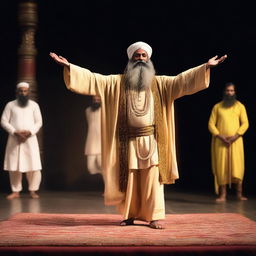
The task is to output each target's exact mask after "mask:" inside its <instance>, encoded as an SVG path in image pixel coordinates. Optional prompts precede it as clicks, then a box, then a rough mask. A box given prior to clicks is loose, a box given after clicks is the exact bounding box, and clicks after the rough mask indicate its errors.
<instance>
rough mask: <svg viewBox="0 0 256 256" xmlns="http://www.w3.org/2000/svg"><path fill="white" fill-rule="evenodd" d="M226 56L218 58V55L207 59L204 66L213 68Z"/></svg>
mask: <svg viewBox="0 0 256 256" xmlns="http://www.w3.org/2000/svg"><path fill="white" fill-rule="evenodd" d="M227 57H228V56H227V55H224V56H222V57H220V58H218V55H216V56H215V57H213V58H211V59H209V60H208V62H207V63H206V68H213V67H216V66H218V65H219V64H220V63H222V62H223V61H224V60H225V59H226V58H227Z"/></svg>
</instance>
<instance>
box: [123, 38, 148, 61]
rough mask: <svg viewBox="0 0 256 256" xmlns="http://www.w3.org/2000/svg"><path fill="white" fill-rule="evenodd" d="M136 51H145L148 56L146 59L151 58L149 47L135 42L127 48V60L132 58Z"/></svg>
mask: <svg viewBox="0 0 256 256" xmlns="http://www.w3.org/2000/svg"><path fill="white" fill-rule="evenodd" d="M138 49H142V50H144V51H146V52H147V54H148V57H149V58H150V57H151V55H152V48H151V46H150V45H148V44H147V43H144V42H136V43H134V44H131V45H130V46H129V47H128V48H127V55H128V58H129V60H130V59H131V58H132V56H133V54H134V52H136V51H137V50H138Z"/></svg>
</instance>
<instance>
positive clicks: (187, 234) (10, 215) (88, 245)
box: [0, 191, 256, 255]
mask: <svg viewBox="0 0 256 256" xmlns="http://www.w3.org/2000/svg"><path fill="white" fill-rule="evenodd" d="M165 195H166V197H165V198H166V214H167V218H166V220H164V221H163V224H164V225H165V229H164V230H152V229H150V228H149V227H148V226H147V225H146V224H147V223H143V222H137V223H136V224H137V225H135V226H129V227H119V226H118V223H119V222H120V221H121V220H122V218H121V216H119V215H118V214H116V211H115V207H106V206H104V204H103V198H102V195H101V193H100V192H73V191H72V192H67V191H66V192H56V191H42V192H41V193H40V196H41V197H40V199H38V200H37V199H30V198H29V196H28V194H26V193H22V194H21V198H20V199H14V200H12V201H8V200H6V199H5V196H6V194H1V195H0V196H1V197H0V204H1V224H0V227H1V230H0V233H1V232H2V233H1V239H0V255H33V254H37V255H38V254H40V255H73V254H74V253H75V254H76V255H85V254H86V255H88V254H92V253H97V255H123V254H125V255H136V254H137V255H138V254H140V255H141V254H145V255H156V254H158V255H167V254H170V253H172V255H223V254H225V255H256V222H255V220H256V214H255V205H256V200H255V199H254V198H249V200H248V201H244V202H239V201H236V200H235V197H234V196H233V195H231V196H229V198H228V199H229V200H228V201H227V202H226V203H215V201H214V199H215V196H214V195H213V194H201V193H195V192H191V191H190V192H189V191H187V192H184V191H182V192H181V191H168V192H166V193H165ZM12 226H13V230H12Z"/></svg>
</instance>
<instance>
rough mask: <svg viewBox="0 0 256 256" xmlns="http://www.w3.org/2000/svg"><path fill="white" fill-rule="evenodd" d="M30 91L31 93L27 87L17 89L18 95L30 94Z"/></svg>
mask: <svg viewBox="0 0 256 256" xmlns="http://www.w3.org/2000/svg"><path fill="white" fill-rule="evenodd" d="M28 93H29V88H26V87H20V88H18V90H17V94H18V95H22V96H28Z"/></svg>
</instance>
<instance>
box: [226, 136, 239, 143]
mask: <svg viewBox="0 0 256 256" xmlns="http://www.w3.org/2000/svg"><path fill="white" fill-rule="evenodd" d="M239 137H240V135H239V134H235V135H234V136H229V137H227V138H226V139H227V140H228V141H229V143H230V144H232V143H233V142H234V141H236V140H237V139H238V138H239Z"/></svg>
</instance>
